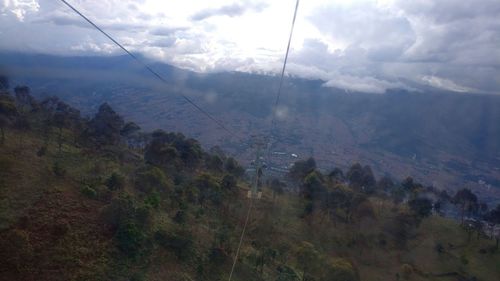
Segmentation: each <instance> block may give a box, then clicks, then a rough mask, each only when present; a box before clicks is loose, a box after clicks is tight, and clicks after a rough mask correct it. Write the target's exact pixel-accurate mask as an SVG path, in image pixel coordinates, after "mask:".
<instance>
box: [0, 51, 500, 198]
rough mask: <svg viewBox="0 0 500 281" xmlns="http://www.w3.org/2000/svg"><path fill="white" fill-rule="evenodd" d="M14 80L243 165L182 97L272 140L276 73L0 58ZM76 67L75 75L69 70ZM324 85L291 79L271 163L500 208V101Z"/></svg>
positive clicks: (244, 132) (238, 146) (232, 144)
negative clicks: (412, 184)
mask: <svg viewBox="0 0 500 281" xmlns="http://www.w3.org/2000/svg"><path fill="white" fill-rule="evenodd" d="M0 58H1V59H0V61H2V65H3V67H2V69H3V70H4V71H6V72H7V73H10V75H11V76H12V77H13V81H17V82H19V83H28V84H29V85H30V86H31V88H32V94H33V95H35V96H37V97H41V98H43V97H47V96H50V95H53V94H55V95H58V96H60V97H61V98H62V99H63V100H64V101H66V102H68V103H70V104H71V105H73V106H75V107H78V108H80V109H81V110H82V112H83V114H84V115H90V114H93V113H94V112H95V111H96V110H97V107H98V106H99V105H100V104H102V103H103V102H108V103H109V104H111V105H112V106H113V108H115V109H116V110H117V112H119V113H120V114H122V115H123V116H125V117H126V118H129V119H131V120H135V122H136V123H137V124H139V125H140V126H141V127H142V128H144V129H147V130H153V129H156V128H162V129H165V130H171V131H181V132H183V133H184V134H186V135H188V136H190V137H194V138H196V139H199V140H200V141H201V143H202V144H203V145H204V146H205V148H209V147H212V146H214V145H218V146H220V147H221V148H223V149H224V150H225V151H227V152H228V153H230V154H231V155H235V156H236V157H237V158H238V160H240V161H241V162H242V163H243V164H249V163H250V161H251V160H252V159H253V154H252V152H249V150H248V147H247V146H246V145H245V144H242V143H241V142H240V141H239V140H237V139H233V138H228V137H227V136H225V135H224V132H223V131H222V130H221V129H220V128H218V127H217V126H215V125H214V124H212V123H211V122H210V121H207V120H206V119H205V118H204V117H203V116H202V115H200V114H199V113H198V112H197V111H195V110H193V108H191V107H190V105H188V104H186V102H185V101H184V100H183V99H182V98H180V96H179V94H184V95H187V96H189V97H191V98H192V99H194V100H195V101H196V102H198V103H199V104H201V105H202V106H203V107H204V108H206V109H207V110H208V111H209V112H211V113H212V114H213V115H214V116H216V117H217V118H219V119H220V120H223V122H224V124H226V125H227V126H228V127H229V128H231V129H232V130H234V131H236V133H237V134H238V135H240V136H241V137H243V138H245V137H248V136H249V135H253V134H261V133H271V132H269V128H270V118H271V105H272V104H273V102H274V97H275V93H276V88H277V85H278V83H277V78H276V77H273V76H266V75H257V74H246V73H238V72H230V73H212V74H199V73H195V72H190V71H187V70H182V69H178V68H175V67H173V66H169V65H165V64H159V63H154V62H153V63H152V64H153V68H155V69H156V70H158V72H160V73H161V74H162V75H163V76H164V77H166V79H167V80H168V82H169V83H170V85H169V86H165V85H162V84H159V83H158V82H157V81H156V80H153V79H152V77H151V76H150V75H147V73H146V72H145V71H144V70H143V69H142V68H141V66H140V65H137V64H135V63H134V62H133V61H131V60H130V59H129V58H127V57H124V56H121V57H73V58H71V57H70V58H68V57H54V56H44V55H25V54H23V55H21V54H11V53H9V54H1V55H0ZM69 70H71V71H69ZM323 83H324V82H323V81H319V80H305V79H298V78H292V77H289V78H287V80H286V82H285V85H284V92H283V98H282V101H281V102H282V103H281V104H282V108H281V109H280V111H281V113H282V116H283V118H282V119H280V120H279V122H278V126H277V131H275V132H272V134H273V135H274V136H275V137H274V138H275V145H274V146H273V148H272V149H273V151H275V152H285V155H286V156H284V157H272V158H271V159H267V160H268V162H269V163H270V165H271V166H273V167H277V168H280V169H282V168H283V167H288V166H289V165H290V164H291V163H292V162H293V161H294V158H292V157H290V155H291V154H292V153H293V154H297V155H298V156H299V158H301V159H306V158H307V157H309V156H313V157H314V158H315V159H316V161H317V162H318V165H319V167H320V168H322V169H327V168H329V167H332V166H338V167H342V168H344V169H346V168H348V166H349V165H350V164H351V163H353V162H362V163H366V164H369V165H370V166H371V167H373V169H374V171H375V172H376V174H378V175H381V176H382V175H385V174H391V175H392V176H393V177H396V178H399V179H400V180H402V179H403V178H404V177H406V176H408V175H412V176H413V177H414V178H416V179H418V180H419V181H421V182H424V183H425V184H429V185H433V186H435V187H438V188H442V189H448V190H450V191H456V190H457V189H459V188H462V187H469V188H472V189H474V190H475V191H476V192H477V193H478V194H479V195H480V196H481V197H482V198H484V199H487V200H490V204H495V203H496V202H498V200H499V198H500V127H499V126H497V124H498V123H499V122H500V112H499V111H498V108H500V98H499V97H497V96H488V95H479V94H477V95H472V94H459V93H451V92H443V91H438V90H436V89H432V88H421V89H418V91H416V92H407V91H400V90H393V91H390V92H388V93H386V94H382V95H381V94H363V93H346V92H344V91H342V90H339V89H335V88H329V87H324V86H323Z"/></svg>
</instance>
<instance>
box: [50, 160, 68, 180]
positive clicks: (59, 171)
mask: <svg viewBox="0 0 500 281" xmlns="http://www.w3.org/2000/svg"><path fill="white" fill-rule="evenodd" d="M52 172H54V174H55V175H56V176H58V177H64V176H65V175H66V169H65V168H64V167H63V166H62V164H61V163H60V162H59V161H56V162H54V165H52Z"/></svg>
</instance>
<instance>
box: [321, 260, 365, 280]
mask: <svg viewBox="0 0 500 281" xmlns="http://www.w3.org/2000/svg"><path fill="white" fill-rule="evenodd" d="M327 277H328V279H329V280H332V281H359V276H358V273H357V271H356V270H355V268H354V267H353V266H352V264H351V263H350V262H348V261H347V260H345V259H341V258H338V259H334V260H333V261H332V263H331V264H330V269H329V271H328V276H327Z"/></svg>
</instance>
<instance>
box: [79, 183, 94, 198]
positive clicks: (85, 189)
mask: <svg viewBox="0 0 500 281" xmlns="http://www.w3.org/2000/svg"><path fill="white" fill-rule="evenodd" d="M81 192H82V194H83V195H85V196H87V197H88V198H91V199H95V198H97V191H95V189H93V188H92V187H90V186H88V185H86V186H84V187H83V188H82V190H81Z"/></svg>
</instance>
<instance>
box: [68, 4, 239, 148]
mask: <svg viewBox="0 0 500 281" xmlns="http://www.w3.org/2000/svg"><path fill="white" fill-rule="evenodd" d="M60 1H61V2H63V3H64V4H65V5H66V6H68V7H69V8H70V9H71V10H73V11H74V12H75V13H77V14H78V15H79V16H80V17H82V18H83V19H84V20H85V21H87V22H88V23H89V24H90V25H92V26H93V27H94V28H95V29H97V30H98V31H100V32H101V33H102V34H103V35H104V36H106V37H107V38H108V39H109V40H111V41H112V42H113V43H114V44H115V45H117V46H118V47H119V48H120V49H122V50H123V51H124V52H125V53H127V54H128V55H129V56H130V57H132V58H133V59H134V60H135V61H137V62H138V63H139V64H141V65H142V66H143V67H144V68H146V69H147V70H148V71H149V72H150V73H151V74H153V75H154V76H155V77H156V78H158V79H159V80H160V81H162V82H163V83H165V84H168V82H167V80H165V78H163V77H162V76H161V75H160V74H159V73H158V72H156V71H154V70H153V69H152V68H151V67H150V66H149V65H148V64H146V63H145V62H144V61H142V60H141V59H139V58H138V57H137V56H136V55H134V54H132V53H131V52H130V51H129V50H127V48H125V47H124V46H123V45H122V44H120V43H119V42H118V41H116V40H115V39H114V38H113V37H111V35H109V34H108V33H106V32H105V31H104V30H103V29H102V28H100V27H99V26H98V25H97V24H95V23H94V22H93V21H91V20H90V19H89V18H88V17H86V16H85V15H84V14H82V13H81V12H80V11H78V10H77V9H76V8H75V7H74V6H73V5H71V4H70V3H68V2H67V1H66V0H60ZM180 95H181V96H182V98H184V100H185V101H186V102H188V103H189V104H191V105H192V106H193V107H194V108H195V109H196V110H198V111H200V112H201V113H202V114H203V115H205V116H206V117H207V118H208V119H210V120H211V121H213V122H214V123H216V124H217V125H218V126H219V127H220V128H221V129H223V130H224V131H225V132H226V133H228V134H229V135H231V136H233V137H236V138H239V137H238V135H236V133H234V132H233V131H231V130H229V129H228V128H227V127H226V126H224V124H222V122H221V121H219V120H218V119H216V118H215V117H213V116H212V115H211V114H210V113H208V111H206V110H204V109H203V108H201V107H200V106H199V105H198V104H196V103H195V102H194V101H193V100H192V99H190V98H189V97H187V96H186V95H184V94H182V93H181V94H180Z"/></svg>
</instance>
